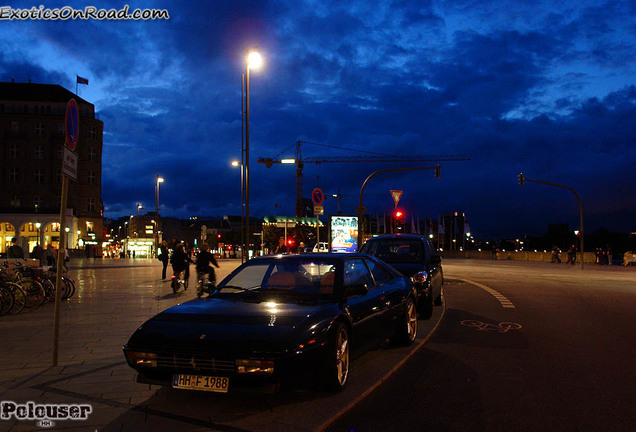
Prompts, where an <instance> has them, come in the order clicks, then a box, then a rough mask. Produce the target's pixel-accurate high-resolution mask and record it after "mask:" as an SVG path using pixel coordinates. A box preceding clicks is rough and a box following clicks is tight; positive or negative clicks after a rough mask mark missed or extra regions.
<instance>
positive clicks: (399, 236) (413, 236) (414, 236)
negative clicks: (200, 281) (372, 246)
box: [367, 234, 426, 241]
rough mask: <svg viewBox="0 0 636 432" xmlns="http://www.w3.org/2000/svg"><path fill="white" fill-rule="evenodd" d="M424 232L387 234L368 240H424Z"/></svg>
mask: <svg viewBox="0 0 636 432" xmlns="http://www.w3.org/2000/svg"><path fill="white" fill-rule="evenodd" d="M425 238H426V237H425V236H424V235H423V234H385V235H381V236H376V237H371V238H370V239H368V240H367V241H377V240H424V239H425Z"/></svg>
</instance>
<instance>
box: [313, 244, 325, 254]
mask: <svg viewBox="0 0 636 432" xmlns="http://www.w3.org/2000/svg"><path fill="white" fill-rule="evenodd" d="M313 252H314V253H321V252H329V243H327V242H320V243H316V244H315V245H314V249H313Z"/></svg>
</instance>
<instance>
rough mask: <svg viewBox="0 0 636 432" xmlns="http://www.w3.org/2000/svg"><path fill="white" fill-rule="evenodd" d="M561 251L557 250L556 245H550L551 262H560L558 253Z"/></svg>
mask: <svg viewBox="0 0 636 432" xmlns="http://www.w3.org/2000/svg"><path fill="white" fill-rule="evenodd" d="M560 253H561V251H560V250H559V248H558V246H556V245H555V246H553V247H552V261H550V262H551V263H557V264H561V258H559V254H560Z"/></svg>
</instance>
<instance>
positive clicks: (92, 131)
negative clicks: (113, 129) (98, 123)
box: [88, 126, 97, 138]
mask: <svg viewBox="0 0 636 432" xmlns="http://www.w3.org/2000/svg"><path fill="white" fill-rule="evenodd" d="M88 137H89V138H97V128H96V127H95V126H91V127H90V128H89V129H88Z"/></svg>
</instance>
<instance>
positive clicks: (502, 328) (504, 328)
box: [461, 320, 522, 333]
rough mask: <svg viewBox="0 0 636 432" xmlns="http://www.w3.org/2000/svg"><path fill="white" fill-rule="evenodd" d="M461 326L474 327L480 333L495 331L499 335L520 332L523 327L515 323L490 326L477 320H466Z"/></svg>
mask: <svg viewBox="0 0 636 432" xmlns="http://www.w3.org/2000/svg"><path fill="white" fill-rule="evenodd" d="M461 325H463V326H465V327H472V328H475V329H477V330H478V331H495V332H498V333H508V332H509V331H510V330H519V329H521V328H522V325H521V324H519V323H515V322H507V321H505V322H500V323H499V324H488V323H484V322H481V321H477V320H464V321H462V322H461Z"/></svg>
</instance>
